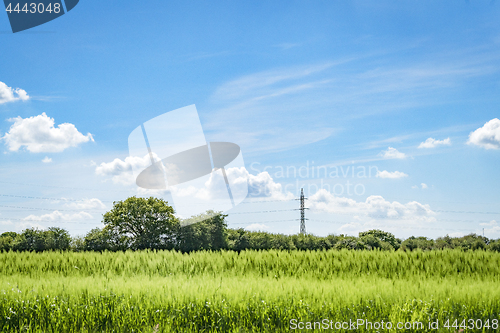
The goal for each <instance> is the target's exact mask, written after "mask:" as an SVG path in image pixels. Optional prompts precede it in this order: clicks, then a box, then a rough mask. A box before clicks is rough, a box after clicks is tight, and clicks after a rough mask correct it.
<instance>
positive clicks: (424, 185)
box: [420, 183, 429, 190]
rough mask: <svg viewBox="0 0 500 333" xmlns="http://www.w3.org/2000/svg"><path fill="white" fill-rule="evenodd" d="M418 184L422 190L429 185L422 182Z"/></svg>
mask: <svg viewBox="0 0 500 333" xmlns="http://www.w3.org/2000/svg"><path fill="white" fill-rule="evenodd" d="M420 186H421V187H422V190H425V189H427V188H429V186H427V184H426V183H422V184H420Z"/></svg>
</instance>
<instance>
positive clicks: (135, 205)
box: [103, 197, 180, 250]
mask: <svg viewBox="0 0 500 333" xmlns="http://www.w3.org/2000/svg"><path fill="white" fill-rule="evenodd" d="M103 223H104V224H105V228H104V229H105V230H106V232H109V233H110V234H112V235H116V236H118V237H121V238H123V237H126V238H127V239H128V240H129V242H130V243H129V245H130V248H131V249H134V250H139V249H172V248H174V246H175V244H176V233H177V231H178V229H179V226H180V224H179V220H178V219H177V218H176V217H175V216H174V209H173V208H172V207H171V206H169V205H168V202H166V201H164V200H162V199H157V198H154V197H150V198H137V197H131V198H128V199H127V200H125V201H118V202H114V203H113V208H112V209H111V210H110V211H109V212H107V213H105V214H104V218H103Z"/></svg>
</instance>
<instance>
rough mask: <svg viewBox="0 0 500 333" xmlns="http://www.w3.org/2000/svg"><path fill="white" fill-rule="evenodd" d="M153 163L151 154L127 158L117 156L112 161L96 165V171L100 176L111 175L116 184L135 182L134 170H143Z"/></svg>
mask: <svg viewBox="0 0 500 333" xmlns="http://www.w3.org/2000/svg"><path fill="white" fill-rule="evenodd" d="M150 165H151V160H150V158H149V155H147V156H145V157H143V158H141V157H136V156H134V157H132V156H129V157H126V158H125V160H123V161H122V160H121V159H119V158H115V159H114V160H113V161H112V162H109V163H104V162H103V163H101V164H100V165H98V166H96V168H95V173H96V174H97V175H100V176H109V177H111V180H112V181H113V183H115V184H122V185H131V184H135V179H134V175H133V172H132V170H142V169H145V168H147V167H148V166H150Z"/></svg>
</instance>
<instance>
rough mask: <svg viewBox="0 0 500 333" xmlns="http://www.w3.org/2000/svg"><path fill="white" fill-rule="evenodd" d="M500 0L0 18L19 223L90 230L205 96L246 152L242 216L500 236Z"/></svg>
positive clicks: (246, 221) (4, 157) (0, 89)
mask: <svg viewBox="0 0 500 333" xmlns="http://www.w3.org/2000/svg"><path fill="white" fill-rule="evenodd" d="M499 14H500V4H499V3H498V2H497V1H476V2H472V1H440V2H435V1H418V2H416V1H397V2H396V1H377V2H371V3H368V2H364V1H342V2H340V1H309V2H304V1H245V2H244V1H218V2H207V1H176V2H170V1H168V2H167V1H150V2H147V4H146V3H144V2H138V1H130V0H120V1H111V0H110V1H105V2H102V1H99V2H98V1H83V0H82V1H81V2H80V3H79V4H78V6H76V7H75V8H74V9H73V10H72V11H71V12H69V13H67V14H65V15H63V16H61V17H59V18H57V19H55V20H53V21H51V22H48V23H46V24H43V25H41V26H38V27H35V28H32V29H30V30H26V31H23V32H18V33H15V34H14V33H12V30H11V28H10V25H9V20H8V17H7V13H4V14H0V138H1V139H0V171H1V173H0V232H5V231H17V232H19V231H22V230H24V229H26V228H32V227H34V228H47V227H51V226H56V227H62V228H65V229H67V230H68V231H69V232H70V233H71V234H72V235H84V234H85V233H86V232H88V231H90V230H91V229H92V228H96V227H102V226H103V224H102V223H101V220H102V214H103V213H104V212H106V211H108V210H109V209H111V208H112V206H113V202H114V201H118V200H124V199H126V198H127V197H130V196H133V195H138V196H141V195H142V196H144V195H147V193H145V192H144V191H141V189H140V188H138V187H137V186H136V185H135V182H134V177H133V173H132V168H133V161H132V160H131V158H130V156H129V149H128V137H129V135H130V134H131V133H132V131H133V130H134V129H135V128H137V127H138V126H140V125H141V124H142V123H145V122H147V121H148V120H150V119H152V118H155V117H157V116H159V115H161V114H164V113H166V112H168V111H171V110H176V109H179V108H182V107H185V106H189V105H196V109H197V111H198V114H199V117H200V121H201V126H202V127H203V131H204V135H205V138H206V140H207V142H217V141H222V142H232V143H236V144H238V145H239V146H240V148H241V153H242V156H243V159H244V166H245V169H244V171H243V174H244V175H245V177H246V178H247V179H248V184H249V194H248V197H247V198H246V199H245V200H244V201H243V202H242V203H241V204H239V205H237V206H236V207H235V208H233V209H231V210H229V211H227V212H226V213H227V214H228V217H227V221H228V225H229V227H230V228H246V229H247V230H262V231H268V232H274V233H284V234H294V233H297V232H298V231H299V220H298V219H299V217H300V214H299V211H298V208H299V201H298V200H297V198H298V197H299V193H300V189H301V188H303V189H304V193H305V196H306V198H307V200H306V207H307V208H309V209H308V210H307V211H306V217H307V218H308V220H307V221H306V230H307V232H309V233H312V234H315V235H320V236H324V235H328V234H347V235H357V234H358V232H360V231H366V230H370V229H382V230H385V231H390V232H392V233H394V234H395V235H396V236H397V237H400V238H407V237H409V236H412V235H413V236H425V237H431V238H437V237H442V236H445V235H447V234H449V235H452V236H461V235H465V234H469V233H478V234H483V229H484V235H485V236H486V237H489V238H495V239H496V238H500V188H499V181H500V173H499V172H498V166H499V165H500V120H499V118H500V20H499V19H498V17H499Z"/></svg>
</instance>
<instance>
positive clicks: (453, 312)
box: [0, 250, 500, 332]
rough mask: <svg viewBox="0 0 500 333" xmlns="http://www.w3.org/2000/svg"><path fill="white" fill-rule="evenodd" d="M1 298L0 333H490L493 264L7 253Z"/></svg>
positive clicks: (269, 255)
mask: <svg viewBox="0 0 500 333" xmlns="http://www.w3.org/2000/svg"><path fill="white" fill-rule="evenodd" d="M0 298H1V300H0V331H1V332H293V331H304V332H312V331H313V329H312V328H314V327H316V330H314V331H318V332H319V331H323V332H340V331H356V332H376V331H379V332H459V331H460V330H462V331H466V332H467V331H474V332H480V331H484V332H495V331H499V330H498V325H499V323H498V320H500V253H495V252H486V251H469V252H462V251H458V250H443V251H427V252H421V251H414V252H403V251H384V252H382V251H348V250H342V251H334V250H329V251H317V252H308V251H274V250H271V251H263V252H258V251H242V252H241V253H239V254H238V252H232V251H227V252H225V251H222V252H193V253H190V254H182V253H180V252H175V251H158V252H153V251H138V252H131V251H127V252H116V253H111V252H104V253H96V252H83V253H72V252H62V253H60V252H43V253H29V252H23V253H16V252H5V253H0ZM464 320H465V322H464ZM361 321H363V324H362V325H360V326H356V330H352V329H351V330H349V328H352V326H349V327H348V326H347V325H352V324H353V323H354V322H356V323H361ZM382 321H383V325H386V326H384V327H383V329H382V328H380V329H376V328H374V325H375V327H377V325H379V327H380V325H381V322H382ZM327 322H328V325H327V324H326V323H327ZM368 322H369V323H370V324H371V325H372V326H368ZM315 323H316V324H315ZM388 323H391V328H388ZM398 323H400V324H401V325H403V326H402V327H401V325H400V328H401V329H398V328H397V327H396V326H397V325H398ZM418 323H422V326H418ZM319 324H321V327H320V326H319ZM480 324H481V325H480ZM308 325H309V326H308ZM315 325H316V326H315ZM336 325H337V326H336ZM342 325H343V326H342ZM415 325H417V326H415ZM429 325H435V326H433V327H432V328H429ZM461 325H462V327H461ZM327 326H328V327H327ZM479 326H481V327H479ZM302 327H303V328H304V329H302V330H301V329H300V328H302ZM308 327H310V328H311V329H307V328H308ZM342 327H343V328H342ZM464 328H465V329H464Z"/></svg>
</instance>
